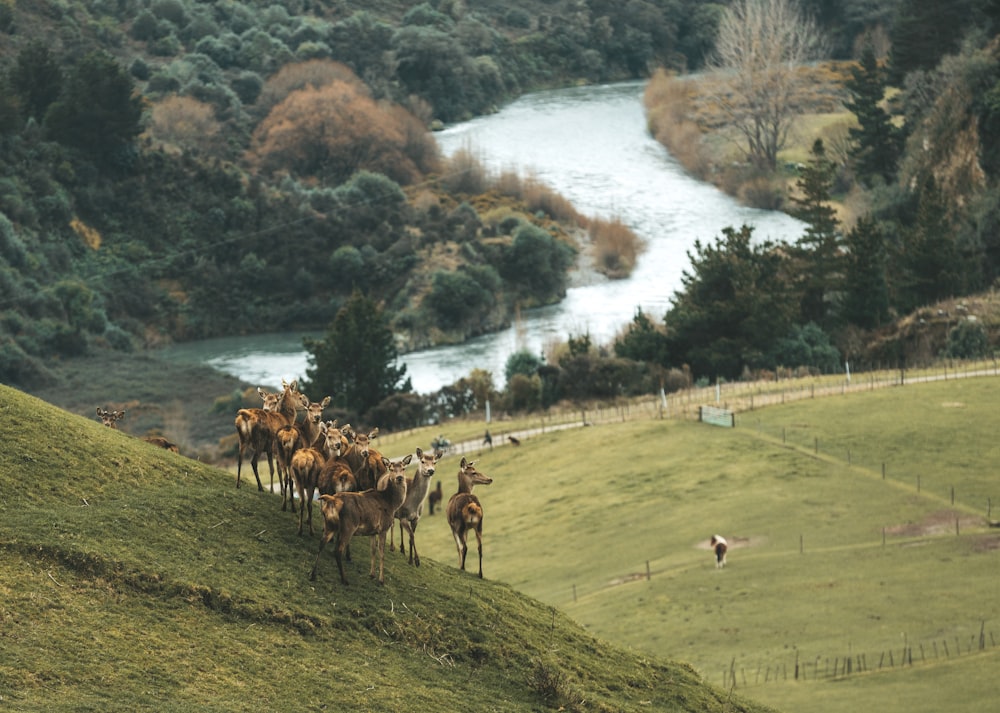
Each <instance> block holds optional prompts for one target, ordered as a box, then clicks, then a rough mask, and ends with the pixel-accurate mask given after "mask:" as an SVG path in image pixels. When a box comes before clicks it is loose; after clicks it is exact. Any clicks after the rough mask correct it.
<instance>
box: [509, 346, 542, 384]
mask: <svg viewBox="0 0 1000 713" xmlns="http://www.w3.org/2000/svg"><path fill="white" fill-rule="evenodd" d="M542 363H543V362H542V359H541V357H539V356H538V355H537V354H535V353H534V352H530V351H528V350H526V349H520V350H518V351H516V352H514V353H513V354H511V355H510V356H509V357H507V363H506V364H505V365H504V377H505V378H506V379H507V381H508V382H509V381H510V380H511V379H512V378H514V376H515V375H516V374H521V375H522V376H531V375H532V374H534V373H535V372H536V371H538V368H539V367H540V366H541V365H542Z"/></svg>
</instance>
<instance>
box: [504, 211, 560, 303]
mask: <svg viewBox="0 0 1000 713" xmlns="http://www.w3.org/2000/svg"><path fill="white" fill-rule="evenodd" d="M572 263H573V248H571V247H570V246H569V245H567V244H566V243H564V242H562V241H559V240H557V239H555V238H553V237H552V235H551V234H550V233H549V232H548V231H546V230H545V229H543V228H540V227H538V226H536V225H531V224H526V225H522V226H521V227H520V228H518V229H517V231H516V232H515V233H514V240H513V242H512V243H511V246H510V248H509V249H508V250H507V253H506V254H505V256H504V260H503V265H502V266H501V268H500V274H501V275H502V276H503V277H504V279H506V280H508V281H510V282H513V283H515V284H517V285H519V286H521V288H522V290H523V292H524V293H525V294H526V295H530V296H531V297H533V298H535V299H536V300H537V301H538V303H540V304H545V303H547V302H551V301H553V300H555V299H558V298H560V297H562V296H563V295H564V294H565V292H566V270H567V268H569V266H570V265H571V264H572Z"/></svg>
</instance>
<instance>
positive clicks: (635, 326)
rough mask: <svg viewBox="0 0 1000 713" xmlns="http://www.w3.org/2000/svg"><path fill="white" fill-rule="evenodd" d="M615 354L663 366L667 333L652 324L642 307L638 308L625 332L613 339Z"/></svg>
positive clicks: (666, 358) (665, 357) (665, 355)
mask: <svg viewBox="0 0 1000 713" xmlns="http://www.w3.org/2000/svg"><path fill="white" fill-rule="evenodd" d="M615 354H616V355H617V356H619V357H623V358H625V359H631V360H633V361H644V362H648V363H650V364H658V365H661V366H665V365H666V364H667V363H668V354H667V335H666V334H665V333H664V331H663V330H662V329H658V328H657V327H656V325H655V324H653V320H651V319H650V318H649V315H647V314H646V313H644V312H643V311H642V308H638V309H636V312H635V316H634V317H633V318H632V323H631V324H630V325H629V326H628V328H627V329H626V331H625V334H623V335H622V336H621V337H620V338H619V339H616V340H615Z"/></svg>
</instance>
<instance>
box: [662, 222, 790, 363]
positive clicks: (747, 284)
mask: <svg viewBox="0 0 1000 713" xmlns="http://www.w3.org/2000/svg"><path fill="white" fill-rule="evenodd" d="M722 233H723V235H722V237H719V238H716V240H715V244H714V245H703V244H702V243H701V242H700V241H696V242H695V246H694V251H693V252H689V253H688V257H689V258H690V260H691V266H692V271H691V272H688V271H685V272H684V274H683V276H682V278H681V281H682V283H683V288H682V289H681V290H680V291H678V292H677V293H676V294H675V295H674V298H673V303H674V304H673V306H672V308H671V309H670V310H669V311H668V312H667V314H666V316H665V318H664V322H665V324H666V327H667V335H668V349H669V354H670V360H671V363H672V364H673V365H678V366H679V365H681V364H687V365H689V366H690V367H691V371H692V372H693V373H694V375H695V377H696V378H699V377H707V378H710V379H714V378H716V377H724V378H727V379H732V378H737V377H739V376H740V374H741V373H742V372H743V370H744V369H745V368H750V369H755V368H763V367H765V366H769V365H768V364H767V363H766V362H767V355H769V354H770V353H771V350H772V345H773V344H774V343H775V341H776V340H777V339H779V338H781V337H783V336H785V335H786V334H788V332H789V330H790V329H791V326H792V324H793V323H794V316H795V314H796V312H797V310H798V305H797V304H796V301H795V299H794V295H793V294H792V293H791V291H790V290H789V289H788V280H787V277H786V276H785V275H784V271H785V269H786V265H785V260H786V258H785V257H784V254H785V251H784V250H781V249H778V246H776V245H775V244H773V243H771V242H769V241H765V242H763V243H758V244H753V243H752V242H751V237H752V234H753V228H751V227H749V226H743V227H742V228H741V229H740V230H738V231H737V230H735V229H734V228H732V227H729V228H725V229H724V230H723V231H722Z"/></svg>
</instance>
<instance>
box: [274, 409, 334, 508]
mask: <svg viewBox="0 0 1000 713" xmlns="http://www.w3.org/2000/svg"><path fill="white" fill-rule="evenodd" d="M299 403H300V404H301V406H302V408H303V409H305V415H304V416H303V418H302V420H301V421H298V422H296V423H291V424H288V425H287V426H282V427H281V428H279V429H278V431H277V433H275V434H274V440H275V444H274V445H275V455H276V457H277V461H278V481H279V482H280V484H281V511H282V512H284V511H285V509H286V507H287V505H288V503H289V502H291V504H292V512H293V513H294V512H295V500H294V498H293V497H292V474H291V470H290V469H291V466H292V456H293V455H295V451H297V450H299V449H300V448H307V447H309V446H311V445H312V444H313V442H314V441H315V440H316V438H317V436H319V429H320V423H321V422H322V421H323V409H325V408H326V407H327V406H329V405H330V397H329V396H327V397H325V398H324V399H323V400H322V401H319V402H316V401H310V400H309V397H308V396H306V395H305V394H303V393H301V392H300V393H299ZM334 426H336V421H334Z"/></svg>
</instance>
